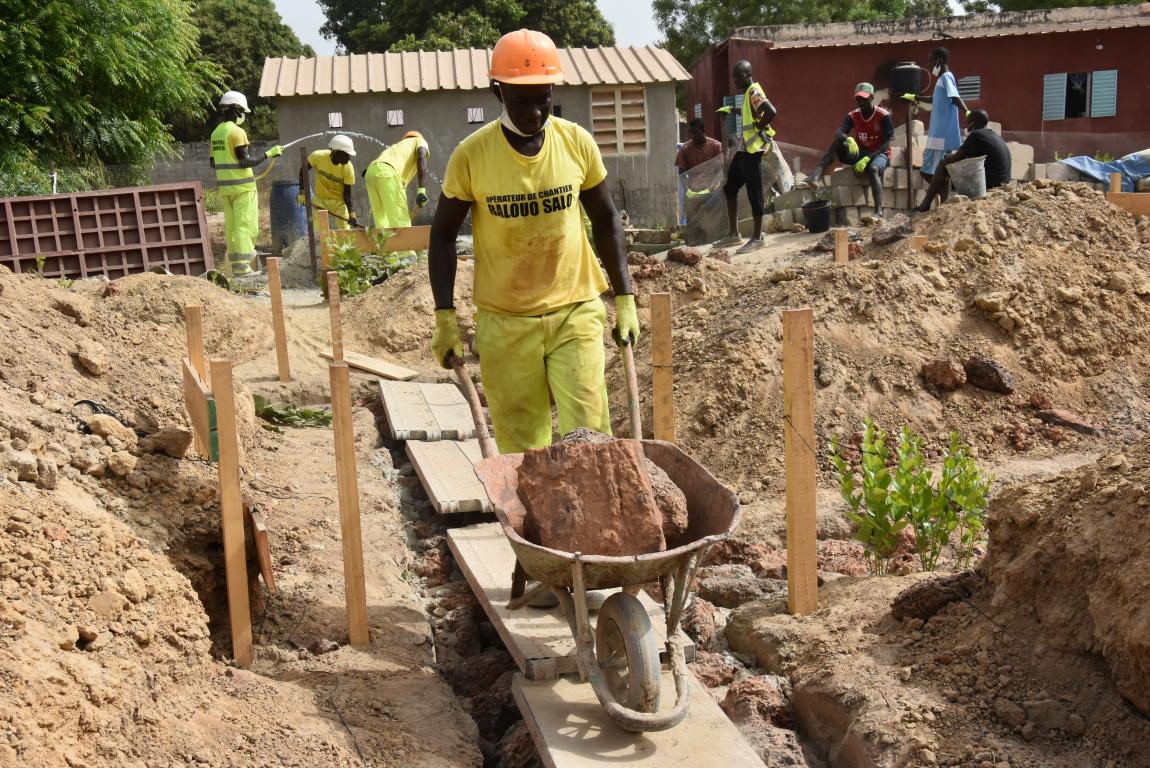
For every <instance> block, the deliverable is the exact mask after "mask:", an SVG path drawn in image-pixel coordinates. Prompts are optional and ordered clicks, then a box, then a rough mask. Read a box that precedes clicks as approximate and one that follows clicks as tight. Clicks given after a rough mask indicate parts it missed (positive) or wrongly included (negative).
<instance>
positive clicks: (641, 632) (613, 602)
mask: <svg viewBox="0 0 1150 768" xmlns="http://www.w3.org/2000/svg"><path fill="white" fill-rule="evenodd" d="M595 655H596V657H597V660H598V662H599V667H600V669H602V670H603V677H604V678H605V679H606V681H607V687H608V688H609V689H610V691H611V695H612V696H614V697H615V700H616V701H618V702H619V703H620V704H622V705H623V706H624V707H627V708H628V709H633V710H635V711H636V712H657V711H658V710H659V692H660V689H661V685H660V681H659V670H660V666H659V642H658V639H657V638H656V636H655V630H654V629H653V628H652V627H651V617H650V616H648V615H647V609H645V608H644V607H643V604H642V603H641V602H639V599H638V598H636V597H633V596H631V595H628V594H627V593H626V592H617V593H615V594H613V595H611V596H610V597H608V598H607V599H606V601H604V603H603V606H602V607H601V608H600V609H599V616H598V620H597V621H596V623H595Z"/></svg>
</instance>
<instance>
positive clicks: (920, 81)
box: [890, 61, 926, 99]
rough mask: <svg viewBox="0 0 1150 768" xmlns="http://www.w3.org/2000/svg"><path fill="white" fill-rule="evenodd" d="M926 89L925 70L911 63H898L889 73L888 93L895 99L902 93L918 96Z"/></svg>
mask: <svg viewBox="0 0 1150 768" xmlns="http://www.w3.org/2000/svg"><path fill="white" fill-rule="evenodd" d="M925 87H926V70H925V69H923V68H922V67H920V66H919V65H918V64H915V63H914V62H913V61H900V62H899V63H898V64H895V65H894V71H893V72H891V80H890V93H891V98H892V99H897V98H898V97H899V96H900V95H902V94H904V93H913V94H919V93H922V92H923V90H924V89H925Z"/></svg>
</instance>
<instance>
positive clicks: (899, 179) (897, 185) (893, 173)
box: [883, 168, 907, 189]
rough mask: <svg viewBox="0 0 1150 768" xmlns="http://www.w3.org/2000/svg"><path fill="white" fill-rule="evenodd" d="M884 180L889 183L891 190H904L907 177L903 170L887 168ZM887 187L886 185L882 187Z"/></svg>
mask: <svg viewBox="0 0 1150 768" xmlns="http://www.w3.org/2000/svg"><path fill="white" fill-rule="evenodd" d="M885 175H886V178H887V180H889V181H890V184H889V186H890V187H891V189H906V187H907V176H906V169H905V168H887V170H886V174H885ZM883 186H887V185H885V184H884V185H883Z"/></svg>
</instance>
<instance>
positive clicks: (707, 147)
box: [675, 117, 723, 174]
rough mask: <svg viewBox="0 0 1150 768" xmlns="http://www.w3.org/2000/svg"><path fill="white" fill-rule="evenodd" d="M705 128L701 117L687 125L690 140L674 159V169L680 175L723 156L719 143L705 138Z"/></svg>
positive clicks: (707, 137)
mask: <svg viewBox="0 0 1150 768" xmlns="http://www.w3.org/2000/svg"><path fill="white" fill-rule="evenodd" d="M706 128H707V124H706V123H704V122H703V118H701V117H696V118H695V119H694V120H692V121H691V122H690V123H689V124H688V135H689V136H690V138H689V139H688V140H687V143H686V144H684V145H683V146H682V148H681V149H680V150H679V155H678V156H677V157H676V158H675V167H676V168H678V169H679V173H680V174H684V173H686V172H687V171H689V170H691V169H692V168H694V167H695V166H696V165H699V164H701V163H705V162H707V161H708V160H711V159H712V158H716V157H718V156H719V155H721V154H723V145H722V144H720V143H719V140H718V139H712V138H710V137H709V136H707V130H706Z"/></svg>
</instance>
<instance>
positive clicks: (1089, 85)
mask: <svg viewBox="0 0 1150 768" xmlns="http://www.w3.org/2000/svg"><path fill="white" fill-rule="evenodd" d="M1116 114H1118V70H1116V69H1102V70H1098V71H1097V72H1060V73H1057V74H1053V75H1043V78H1042V119H1043V120H1045V121H1050V120H1068V119H1071V118H1075V117H1114V116H1115V115H1116Z"/></svg>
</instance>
